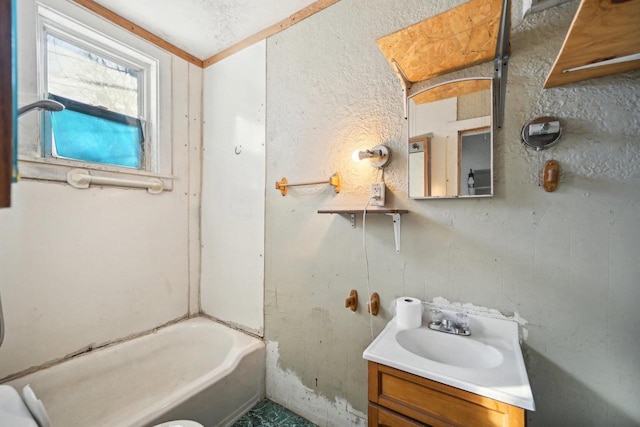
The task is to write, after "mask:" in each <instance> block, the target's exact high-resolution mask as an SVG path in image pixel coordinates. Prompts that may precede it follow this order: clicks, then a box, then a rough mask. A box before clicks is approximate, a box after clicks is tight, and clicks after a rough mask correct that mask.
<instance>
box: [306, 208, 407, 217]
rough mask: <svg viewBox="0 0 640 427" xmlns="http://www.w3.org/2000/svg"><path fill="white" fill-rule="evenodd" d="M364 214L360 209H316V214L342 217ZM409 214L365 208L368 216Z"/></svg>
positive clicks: (400, 210)
mask: <svg viewBox="0 0 640 427" xmlns="http://www.w3.org/2000/svg"><path fill="white" fill-rule="evenodd" d="M363 212H364V209H362V208H353V209H349V208H345V209H318V213H319V214H344V215H355V214H361V213H363ZM406 213H409V211H408V210H406V209H389V208H375V207H373V208H367V215H368V214H387V215H392V214H406Z"/></svg>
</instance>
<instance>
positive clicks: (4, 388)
mask: <svg viewBox="0 0 640 427" xmlns="http://www.w3.org/2000/svg"><path fill="white" fill-rule="evenodd" d="M0 426H12V427H38V424H37V423H36V421H35V420H34V419H33V417H32V416H31V412H29V409H27V405H25V404H24V402H23V401H22V398H21V397H20V395H19V394H18V392H17V391H16V390H15V389H14V388H13V387H11V386H8V385H0Z"/></svg>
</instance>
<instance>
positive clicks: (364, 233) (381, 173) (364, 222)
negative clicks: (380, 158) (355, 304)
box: [362, 168, 384, 341]
mask: <svg viewBox="0 0 640 427" xmlns="http://www.w3.org/2000/svg"><path fill="white" fill-rule="evenodd" d="M379 177H380V178H379ZM378 179H381V180H382V183H384V168H380V169H379V170H378V173H377V174H376V182H380V181H378ZM375 199H376V198H375V197H369V200H367V204H366V205H365V207H364V210H363V211H362V249H363V252H364V267H365V277H366V281H367V306H368V307H369V310H368V311H369V332H370V333H371V340H372V341H373V338H374V336H373V313H372V312H371V285H370V283H369V256H368V255H367V209H368V208H369V205H371V201H372V200H375Z"/></svg>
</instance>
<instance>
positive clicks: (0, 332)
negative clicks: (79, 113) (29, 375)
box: [0, 99, 64, 346]
mask: <svg viewBox="0 0 640 427" xmlns="http://www.w3.org/2000/svg"><path fill="white" fill-rule="evenodd" d="M31 110H47V111H62V110H64V105H62V104H61V103H59V102H58V101H53V100H51V99H41V100H39V101H36V102H34V103H32V104H28V105H25V106H24V107H20V108H19V109H18V117H20V116H21V115H23V114H25V113H28V112H29V111H31ZM3 341H4V316H3V313H2V297H0V346H1V345H2V342H3Z"/></svg>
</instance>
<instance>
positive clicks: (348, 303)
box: [344, 289, 358, 311]
mask: <svg viewBox="0 0 640 427" xmlns="http://www.w3.org/2000/svg"><path fill="white" fill-rule="evenodd" d="M344 306H345V307H346V308H350V309H351V311H356V309H357V308H358V291H356V290H355V289H352V290H351V293H350V294H349V296H348V297H347V298H346V299H345V300H344Z"/></svg>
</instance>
